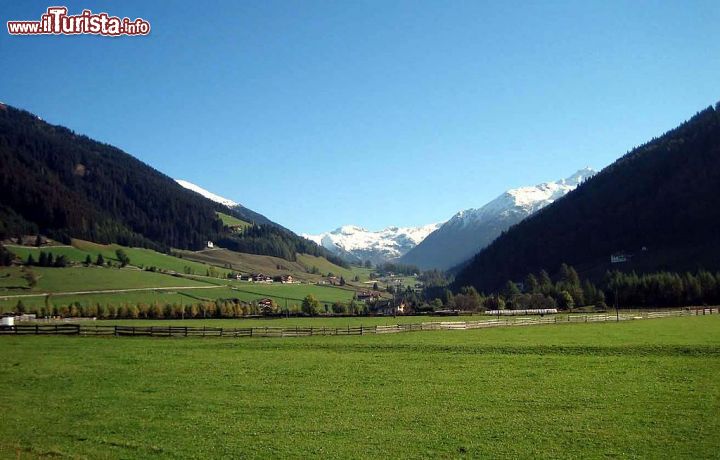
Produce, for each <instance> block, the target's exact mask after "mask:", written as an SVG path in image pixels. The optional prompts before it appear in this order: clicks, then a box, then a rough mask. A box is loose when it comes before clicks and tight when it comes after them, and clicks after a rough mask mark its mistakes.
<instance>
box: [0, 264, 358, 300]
mask: <svg viewBox="0 0 720 460" xmlns="http://www.w3.org/2000/svg"><path fill="white" fill-rule="evenodd" d="M32 270H33V272H34V273H36V274H37V275H38V277H39V279H38V283H37V286H35V287H34V288H33V289H30V288H29V287H28V285H27V281H25V280H24V279H22V271H21V269H20V268H19V267H11V268H3V269H2V270H0V311H9V310H13V309H14V307H15V306H16V305H17V302H18V298H8V299H3V298H2V297H3V296H16V295H22V296H25V295H28V294H41V293H46V292H49V293H53V296H52V299H51V303H52V304H54V305H69V304H71V303H75V302H79V303H80V304H82V305H95V304H97V303H100V304H102V305H108V304H112V305H115V306H118V305H122V304H125V303H132V304H137V303H145V304H151V303H153V302H156V301H157V302H160V303H161V304H165V303H183V304H189V303H196V302H199V301H203V300H215V299H239V300H243V301H246V302H252V301H254V300H258V299H260V298H264V297H269V298H272V299H274V300H275V302H277V303H278V304H279V305H281V306H284V305H285V303H287V304H288V306H291V305H293V304H297V305H300V304H301V302H302V299H303V298H304V297H305V296H306V295H308V294H313V295H315V297H316V298H317V299H319V300H320V302H321V304H332V303H333V302H335V301H342V302H349V301H350V300H351V299H352V298H353V295H354V291H352V290H351V289H344V288H339V287H332V286H316V285H311V284H278V283H273V284H254V283H248V282H240V281H235V280H221V279H216V278H205V277H194V278H192V277H191V278H188V277H183V278H181V277H175V276H170V275H166V274H161V273H154V272H148V271H141V270H137V269H131V268H125V269H118V268H101V267H95V266H90V267H67V268H43V267H33V269H32ZM213 285H215V286H217V287H216V288H213V289H205V288H206V287H208V286H213ZM170 287H180V288H182V287H200V288H202V289H177V290H167V289H164V290H157V291H154V290H147V291H129V292H113V293H87V294H70V295H60V293H63V292H75V291H99V290H122V289H144V288H170ZM45 300H46V299H45V296H42V295H37V296H35V297H22V301H23V304H24V305H25V306H26V307H28V308H33V307H42V306H44V305H45Z"/></svg>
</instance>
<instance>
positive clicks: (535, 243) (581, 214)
mask: <svg viewBox="0 0 720 460" xmlns="http://www.w3.org/2000/svg"><path fill="white" fill-rule="evenodd" d="M719 225H720V104H718V105H717V106H716V107H715V108H713V107H709V108H707V109H706V110H703V111H702V112H700V113H698V114H697V115H695V116H694V117H693V118H692V119H691V120H689V121H687V122H685V123H683V124H682V125H681V126H679V127H678V128H676V129H674V130H672V131H670V132H668V133H666V134H665V135H663V136H662V137H660V138H657V139H653V140H652V141H650V142H648V143H647V144H645V145H643V146H641V147H638V148H636V149H634V150H633V151H631V152H629V153H628V154H626V155H625V156H623V157H622V158H620V159H619V160H617V161H616V162H615V163H613V164H612V165H610V166H608V167H607V168H605V169H604V170H603V171H601V172H600V173H598V174H597V175H595V176H594V177H592V178H591V179H589V180H587V181H586V182H584V183H583V184H581V185H580V186H579V187H578V188H577V189H576V190H575V191H573V192H570V193H569V194H568V195H566V196H565V197H564V198H562V199H560V200H558V201H556V202H555V203H553V204H552V205H550V206H548V207H547V208H545V209H543V210H541V211H539V212H538V213H536V214H535V215H533V216H531V217H529V218H527V219H525V220H524V221H522V222H521V223H519V224H517V225H516V226H514V227H512V228H511V229H509V230H508V231H507V232H505V233H504V234H503V235H501V236H500V237H498V238H497V239H496V240H495V241H494V242H493V243H492V244H491V245H489V246H488V247H487V248H485V249H484V250H483V251H481V252H480V253H479V254H477V255H476V256H475V257H474V258H473V260H472V261H471V262H470V263H469V264H468V265H467V266H466V267H465V268H464V269H463V270H461V271H460V272H459V273H458V275H457V277H456V281H455V286H456V287H460V286H466V285H472V286H475V287H476V288H477V289H478V290H481V291H485V292H490V291H494V290H497V289H499V288H500V287H501V286H502V285H503V283H505V282H506V281H507V280H514V281H521V280H522V279H523V277H524V276H525V274H527V273H529V272H538V271H540V270H542V269H549V268H552V267H557V266H559V265H560V264H561V263H563V262H567V263H569V264H572V265H574V266H575V267H576V268H577V269H578V272H579V273H580V274H581V276H583V277H588V278H590V279H596V280H597V279H600V278H601V277H602V276H603V275H604V273H605V272H606V271H607V270H608V269H610V268H613V269H619V270H623V271H637V272H655V271H688V270H693V271H694V270H698V269H706V270H716V269H719V268H720V232H718V226H719ZM612 255H616V256H619V258H620V259H619V260H616V262H617V263H611V256H612Z"/></svg>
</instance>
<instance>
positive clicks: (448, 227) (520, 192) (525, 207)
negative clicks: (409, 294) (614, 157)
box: [400, 168, 595, 270]
mask: <svg viewBox="0 0 720 460" xmlns="http://www.w3.org/2000/svg"><path fill="white" fill-rule="evenodd" d="M594 173H595V171H594V170H592V169H591V168H584V169H581V170H579V171H577V172H575V173H574V174H572V175H571V176H569V177H567V178H565V179H561V180H558V181H555V182H544V183H542V184H538V185H535V186H526V187H519V188H514V189H510V190H508V191H506V192H504V193H502V194H501V195H500V196H498V197H497V198H495V199H494V200H492V201H490V202H489V203H487V204H485V205H484V206H482V207H480V208H477V209H466V210H464V211H460V212H458V213H457V214H455V215H454V216H453V217H452V218H451V219H450V220H449V221H447V222H446V223H444V224H443V225H442V226H441V227H440V228H439V229H437V230H436V231H435V232H433V233H431V234H430V235H429V236H428V237H427V238H425V240H423V241H422V242H421V243H420V244H418V245H417V246H416V247H414V248H413V249H411V250H410V251H408V252H407V254H405V255H404V256H403V257H401V258H400V262H402V263H406V264H411V265H417V266H419V267H420V268H423V269H428V268H438V269H443V270H446V269H449V268H451V267H454V266H456V265H458V264H461V263H463V262H465V261H467V260H468V259H470V258H471V257H472V256H474V255H475V254H476V253H477V252H478V251H480V250H481V249H482V248H484V247H485V246H487V245H488V244H490V243H491V242H492V241H493V240H494V239H495V238H497V237H498V236H500V234H501V233H502V232H504V231H506V230H507V229H508V228H510V227H511V226H512V225H515V224H517V223H518V222H520V221H522V220H523V219H525V218H526V217H528V216H529V215H531V214H533V213H535V212H536V211H538V210H540V209H542V208H543V207H545V206H547V205H549V204H550V203H553V202H554V201H555V200H557V199H558V198H561V197H563V196H564V195H565V194H567V193H568V192H570V191H571V190H574V189H575V187H577V186H578V184H580V183H581V182H582V181H584V180H586V179H587V178H588V177H590V176H592V175H593V174H594Z"/></svg>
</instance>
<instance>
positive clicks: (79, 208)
mask: <svg viewBox="0 0 720 460" xmlns="http://www.w3.org/2000/svg"><path fill="white" fill-rule="evenodd" d="M0 165H2V167H1V168H0V240H3V239H8V238H17V237H18V236H20V235H23V234H38V233H40V234H43V235H47V236H49V237H51V238H54V239H56V240H58V241H62V242H69V240H70V238H81V239H85V240H90V241H95V242H99V243H119V244H122V245H126V246H141V247H149V248H153V249H158V250H163V251H167V250H169V249H170V248H179V249H192V250H197V249H201V248H203V247H204V246H205V245H206V243H207V241H218V242H221V244H223V243H224V244H225V245H227V247H228V248H230V249H235V250H238V251H244V252H250V253H255V254H267V255H273V256H279V257H284V258H286V259H294V257H295V254H296V253H297V252H304V253H309V254H313V255H321V256H330V254H329V253H327V251H325V250H324V249H322V248H319V247H318V246H317V245H315V244H314V243H312V242H309V241H307V240H305V239H304V238H300V237H299V236H297V235H295V234H293V233H292V232H290V231H289V230H286V229H284V228H282V227H280V226H279V225H277V224H275V223H273V222H271V221H270V220H268V219H267V218H265V217H264V216H262V215H260V214H258V213H256V212H253V211H251V210H249V209H246V208H243V207H241V206H240V207H234V208H228V207H226V206H224V205H221V204H218V203H215V202H213V201H210V200H208V199H207V198H205V197H203V196H201V195H198V194H197V193H194V192H192V191H189V190H186V189H184V188H183V187H181V186H180V185H178V184H177V183H176V182H175V181H174V180H173V179H172V178H170V177H168V176H166V175H164V174H162V173H161V172H159V171H157V170H155V169H153V168H152V167H150V166H148V165H146V164H145V163H143V162H141V161H140V160H138V159H136V158H134V157H133V156H131V155H129V154H127V153H125V152H123V151H121V150H119V149H117V148H115V147H113V146H111V145H107V144H103V143H100V142H97V141H94V140H92V139H90V138H88V137H87V136H83V135H79V134H76V133H75V132H73V131H71V130H69V129H67V128H64V127H62V126H54V125H51V124H48V123H46V122H44V121H42V120H41V119H39V118H38V117H36V116H34V115H33V114H31V113H29V112H26V111H23V110H18V109H15V108H12V107H9V106H5V105H0ZM218 211H221V212H224V213H227V214H231V215H233V216H235V217H237V218H239V219H242V220H245V221H247V222H251V223H253V225H252V226H251V227H250V228H248V229H246V230H245V231H243V232H231V231H229V229H227V228H225V227H224V226H223V223H222V222H221V220H220V219H219V218H218V217H217V214H216V212H218ZM330 257H332V256H330ZM333 259H334V261H335V262H339V259H337V258H334V257H333Z"/></svg>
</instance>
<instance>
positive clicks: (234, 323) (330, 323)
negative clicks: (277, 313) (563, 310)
mask: <svg viewBox="0 0 720 460" xmlns="http://www.w3.org/2000/svg"><path fill="white" fill-rule="evenodd" d="M283 306H284V305H283ZM482 319H487V317H483V316H479V315H475V316H453V317H440V316H395V317H393V316H361V317H332V316H327V317H325V316H319V317H313V318H305V317H290V318H238V319H214V318H213V319H185V320H175V319H172V320H154V319H153V320H137V319H131V320H123V319H114V320H97V321H88V322H87V324H91V325H94V324H96V325H99V326H100V325H107V326H109V325H115V324H117V325H126V326H187V327H203V326H206V327H223V328H246V327H295V326H298V327H311V326H313V327H346V326H350V327H357V326H376V325H377V326H383V325H393V324H410V323H415V324H417V323H423V322H433V321H479V320H482Z"/></svg>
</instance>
